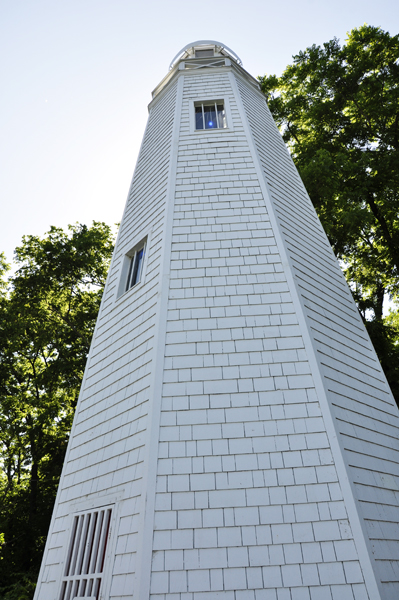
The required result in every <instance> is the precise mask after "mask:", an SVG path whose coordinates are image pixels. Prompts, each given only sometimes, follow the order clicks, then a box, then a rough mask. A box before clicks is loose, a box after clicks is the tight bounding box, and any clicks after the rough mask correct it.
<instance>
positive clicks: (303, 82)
mask: <svg viewBox="0 0 399 600" xmlns="http://www.w3.org/2000/svg"><path fill="white" fill-rule="evenodd" d="M259 80H260V83H261V87H262V90H263V91H264V93H265V94H266V98H267V99H268V102H269V107H270V110H271V112H272V114H273V116H274V118H275V120H276V122H277V124H278V126H279V127H280V129H281V131H282V134H283V137H284V140H285V141H286V143H287V144H288V147H289V149H290V151H291V153H292V157H293V159H294V162H295V164H296V166H297V168H298V170H299V172H300V174H301V177H302V179H303V181H304V184H305V187H306V188H307V190H308V193H309V195H310V198H311V200H312V202H313V204H314V206H315V208H316V210H317V212H318V214H319V217H320V219H321V221H322V224H323V226H324V228H325V230H326V233H327V235H328V237H329V239H330V242H331V244H332V246H333V248H334V251H335V253H336V255H337V256H338V258H339V259H341V261H342V265H343V266H344V270H345V273H346V276H347V279H348V282H349V284H350V286H351V288H352V291H353V293H354V297H355V300H356V302H357V303H358V307H359V310H360V312H361V314H362V316H363V318H364V320H365V321H366V324H367V326H368V329H369V333H370V335H371V338H372V341H373V342H374V345H375V347H376V350H377V352H378V353H379V357H380V360H381V362H382V364H383V365H384V366H385V371H386V374H387V375H388V371H389V373H390V374H389V375H388V380H389V381H390V383H391V387H392V388H393V389H395V390H397V380H398V376H399V366H396V364H393V363H392V361H393V360H394V358H393V357H396V358H397V352H396V346H397V345H398V343H399V331H398V332H397V333H398V334H395V333H394V330H393V329H392V327H391V326H388V322H387V321H386V320H384V317H383V307H384V302H385V304H386V302H387V300H388V299H390V300H392V301H394V302H396V306H397V303H398V300H399V220H398V214H399V158H398V150H399V36H398V35H397V36H390V34H389V33H388V32H384V31H382V30H381V29H380V28H379V27H371V26H368V25H364V26H362V27H359V28H358V29H354V30H352V31H351V32H350V33H349V34H348V38H347V40H346V43H345V44H344V45H342V46H340V44H339V41H338V40H337V39H333V40H331V41H329V42H327V43H325V44H323V45H322V46H315V45H314V46H311V47H310V48H307V49H306V50H305V51H303V52H300V53H299V54H298V55H296V56H294V57H293V64H292V65H289V66H288V67H287V68H286V70H285V71H284V73H283V74H282V76H281V77H280V78H278V77H276V76H275V75H272V76H269V77H267V76H264V77H260V78H259ZM376 321H378V322H379V324H376ZM371 323H373V325H371ZM382 340H384V343H382ZM395 360H396V359H395ZM388 364H389V368H388ZM395 393H397V392H395ZM396 397H397V400H398V401H399V396H398V395H397V396H396Z"/></svg>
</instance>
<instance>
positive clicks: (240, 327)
mask: <svg viewBox="0 0 399 600" xmlns="http://www.w3.org/2000/svg"><path fill="white" fill-rule="evenodd" d="M398 522H399V415H398V411H397V408H396V405H395V402H394V400H393V397H392V394H391V392H390V390H389V387H388V385H387V382H386V379H385V376H384V374H383V372H382V370H381V367H380V364H379V361H378V359H377V356H376V354H375V352H374V349H373V347H372V345H371V342H370V340H369V337H368V335H367V332H366V330H365V328H364V326H363V323H362V320H361V318H360V316H359V313H358V310H357V308H356V305H355V303H354V301H353V299H352V296H351V293H350V290H349V288H348V286H347V284H346V282H345V279H344V277H343V275H342V273H341V270H340V268H339V265H338V263H337V260H336V258H335V257H334V255H333V252H332V249H331V247H330V244H329V242H328V240H327V238H326V235H325V233H324V231H323V228H322V226H321V224H320V222H319V220H318V217H317V215H316V213H315V211H314V208H313V206H312V204H311V202H310V200H309V197H308V195H307V193H306V190H305V188H304V186H303V184H302V182H301V179H300V177H299V175H298V173H297V171H296V169H295V166H294V164H293V162H292V160H291V157H290V155H289V153H288V151H287V149H286V147H285V145H284V143H283V140H282V138H281V135H280V133H279V131H278V129H277V127H276V125H275V124H274V122H273V119H272V117H271V115H270V112H269V110H268V108H267V105H266V102H265V98H264V96H263V95H262V93H261V91H260V88H259V84H258V82H257V80H256V79H254V78H253V77H252V76H251V75H250V74H249V73H248V72H247V71H246V70H245V69H244V67H243V66H242V62H241V60H240V58H239V57H238V56H237V55H236V54H235V52H233V51H232V50H231V49H230V48H228V47H227V46H226V45H224V44H222V43H220V42H218V41H214V40H201V41H197V42H193V43H191V44H188V45H187V46H185V47H184V48H183V49H182V50H181V51H180V52H179V53H178V54H177V55H176V57H175V58H174V59H173V61H172V63H171V65H170V69H169V71H168V73H167V74H166V76H165V77H164V79H163V80H162V81H161V82H160V83H159V85H158V86H157V87H156V88H155V90H154V92H153V94H152V100H151V102H150V104H149V117H148V123H147V126H146V130H145V133H144V137H143V141H142V145H141V149H140V153H139V157H138V161H137V165H136V168H135V171H134V176H133V180H132V184H131V187H130V190H129V194H128V199H127V203H126V208H125V212H124V215H123V219H122V222H121V226H120V231H119V236H118V240H117V243H116V247H115V251H114V255H113V259H112V264H111V268H110V272H109V276H108V280H107V284H106V287H105V291H104V295H103V300H102V305H101V309H100V313H99V316H98V321H97V325H96V329H95V333H94V336H93V341H92V345H91V349H90V354H89V357H88V361H87V366H86V371H85V375H84V380H83V383H82V389H81V394H80V397H79V402H78V405H77V409H76V415H75V419H74V424H73V428H72V432H71V436H70V441H69V446H68V450H67V454H66V458H65V464H64V468H63V472H62V476H61V480H60V485H59V490H58V494H57V499H56V503H55V507H54V513H53V517H52V521H51V526H50V530H49V535H48V539H47V544H46V549H45V552H44V556H43V563H42V568H41V571H40V575H39V580H38V585H37V589H36V595H35V600H74V599H79V598H85V599H86V600H88V599H90V600H94V599H96V600H216V599H221V600H396V598H398V597H399V525H398Z"/></svg>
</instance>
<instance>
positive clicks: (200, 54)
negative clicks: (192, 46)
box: [195, 48, 214, 58]
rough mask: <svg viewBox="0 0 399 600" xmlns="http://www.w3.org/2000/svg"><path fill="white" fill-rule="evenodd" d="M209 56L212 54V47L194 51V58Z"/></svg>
mask: <svg viewBox="0 0 399 600" xmlns="http://www.w3.org/2000/svg"><path fill="white" fill-rule="evenodd" d="M210 56H214V51H213V50H212V48H208V49H206V50H196V51H195V58H208V57H210Z"/></svg>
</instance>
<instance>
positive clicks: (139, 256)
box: [126, 247, 144, 291]
mask: <svg viewBox="0 0 399 600" xmlns="http://www.w3.org/2000/svg"><path fill="white" fill-rule="evenodd" d="M143 260H144V247H143V248H140V250H137V252H136V253H135V255H134V256H133V257H132V259H131V261H130V267H129V274H128V276H127V282H126V291H127V290H129V289H130V288H131V287H133V286H134V285H136V283H139V281H140V278H141V271H142V268H143Z"/></svg>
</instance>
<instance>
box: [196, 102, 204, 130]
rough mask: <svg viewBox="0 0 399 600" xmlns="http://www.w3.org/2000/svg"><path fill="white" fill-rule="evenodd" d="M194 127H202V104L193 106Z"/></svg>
mask: <svg viewBox="0 0 399 600" xmlns="http://www.w3.org/2000/svg"><path fill="white" fill-rule="evenodd" d="M195 129H204V119H203V117H202V106H196V107H195Z"/></svg>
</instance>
